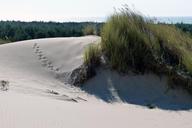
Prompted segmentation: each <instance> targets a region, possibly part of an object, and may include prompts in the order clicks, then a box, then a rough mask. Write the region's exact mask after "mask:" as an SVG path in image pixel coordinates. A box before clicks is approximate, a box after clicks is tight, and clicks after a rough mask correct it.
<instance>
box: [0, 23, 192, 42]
mask: <svg viewBox="0 0 192 128" xmlns="http://www.w3.org/2000/svg"><path fill="white" fill-rule="evenodd" d="M103 24H104V23H96V22H80V23H77V22H65V23H57V22H21V21H0V39H1V40H7V41H21V40H28V39H38V38H49V37H72V36H73V37H77V36H83V35H86V34H91V33H92V34H93V33H94V34H96V35H100V31H101V28H102V25H103ZM175 26H176V27H178V28H180V29H181V30H183V31H184V32H187V33H190V34H191V35H192V24H184V23H178V24H175ZM93 29H94V30H93Z"/></svg>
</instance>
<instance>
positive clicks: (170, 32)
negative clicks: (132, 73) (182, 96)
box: [101, 7, 192, 72]
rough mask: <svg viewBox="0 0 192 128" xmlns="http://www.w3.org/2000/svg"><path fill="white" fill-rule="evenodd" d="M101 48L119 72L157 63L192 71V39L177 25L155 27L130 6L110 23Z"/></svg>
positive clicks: (149, 66)
mask: <svg viewBox="0 0 192 128" xmlns="http://www.w3.org/2000/svg"><path fill="white" fill-rule="evenodd" d="M101 47H102V50H103V51H104V53H105V54H106V56H107V57H108V58H109V61H110V64H111V65H112V67H113V68H115V69H117V70H119V71H123V72H126V71H127V70H129V68H135V69H137V70H139V71H143V70H145V69H147V68H151V67H152V66H155V65H157V64H158V65H168V66H172V67H173V68H177V69H182V70H184V69H185V70H186V71H188V72H192V57H191V55H192V38H191V37H190V36H189V35H188V34H186V33H184V32H182V31H181V30H179V29H177V28H176V27H175V26H174V25H165V24H155V23H154V22H153V21H151V20H149V19H148V18H145V17H144V16H142V15H141V14H139V13H137V12H135V11H132V10H130V9H129V8H127V7H125V8H123V9H121V10H120V11H118V12H115V13H114V14H113V15H112V16H111V17H110V18H109V19H108V20H107V22H106V24H105V25H104V27H103V30H102V42H101Z"/></svg>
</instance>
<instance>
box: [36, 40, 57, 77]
mask: <svg viewBox="0 0 192 128" xmlns="http://www.w3.org/2000/svg"><path fill="white" fill-rule="evenodd" d="M33 49H34V53H35V55H36V56H37V57H38V60H39V61H40V62H41V65H42V66H43V67H46V68H47V69H48V70H50V71H53V72H55V73H56V74H57V73H59V72H60V69H59V68H58V67H55V66H53V64H52V62H51V61H49V60H48V58H47V57H46V56H45V55H44V54H43V50H41V49H40V46H39V45H38V44H37V43H34V45H33Z"/></svg>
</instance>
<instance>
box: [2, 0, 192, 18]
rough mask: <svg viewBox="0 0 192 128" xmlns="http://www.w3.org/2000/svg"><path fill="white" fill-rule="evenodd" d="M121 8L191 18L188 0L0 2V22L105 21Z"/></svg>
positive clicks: (191, 11)
mask: <svg viewBox="0 0 192 128" xmlns="http://www.w3.org/2000/svg"><path fill="white" fill-rule="evenodd" d="M124 4H128V5H129V6H130V7H131V8H135V9H136V10H138V11H140V12H141V13H143V14H144V15H146V16H156V17H159V16H192V0H0V20H21V21H34V20H36V21H59V22H62V21H74V20H76V21H77V20H82V19H87V18H89V19H94V18H96V17H99V18H101V17H107V16H109V15H110V14H111V13H113V12H114V8H119V7H122V5H124Z"/></svg>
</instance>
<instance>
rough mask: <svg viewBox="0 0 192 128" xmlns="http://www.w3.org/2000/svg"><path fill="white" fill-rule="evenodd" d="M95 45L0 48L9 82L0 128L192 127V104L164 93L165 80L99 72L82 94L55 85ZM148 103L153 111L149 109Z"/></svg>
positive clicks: (0, 67)
mask: <svg viewBox="0 0 192 128" xmlns="http://www.w3.org/2000/svg"><path fill="white" fill-rule="evenodd" d="M99 39H100V38H99V37H96V36H87V37H80V38H54V39H41V40H29V41H23V42H17V43H12V44H6V45H1V46H0V80H8V81H9V82H10V86H9V90H8V91H0V128H64V127H66V128H77V127H78V128H98V127H103V128H117V127H120V128H127V127H132V128H138V127H142V128H154V127H155V128H166V127H168V128H171V127H174V128H181V127H182V128H191V127H192V122H191V120H192V112H191V111H190V109H191V108H192V105H191V103H192V100H191V99H192V98H191V97H190V96H189V95H188V94H186V92H184V91H179V90H171V91H168V92H167V91H166V90H167V88H166V85H167V83H166V77H163V78H162V79H160V78H159V77H157V76H155V75H153V74H146V75H139V76H135V75H133V74H131V75H128V76H120V75H118V74H117V73H116V72H112V71H108V70H103V69H100V70H98V75H97V76H96V77H95V78H93V79H91V80H90V81H88V82H87V83H86V84H85V86H84V87H83V88H82V89H83V90H80V89H79V88H75V87H71V86H69V85H67V84H64V83H63V82H61V81H60V80H58V79H57V76H58V75H57V74H62V73H64V72H70V71H72V70H73V69H74V68H76V67H78V66H79V65H81V64H82V53H83V49H84V47H86V46H87V45H88V44H90V43H93V42H95V41H97V40H99ZM50 92H58V95H56V94H51V93H50ZM111 101H112V102H114V103H113V104H111V103H110V102H111ZM115 101H116V102H115ZM122 102H124V103H122ZM130 103H132V104H130ZM148 103H150V104H155V105H156V106H157V107H158V108H156V109H152V110H151V109H148V108H147V107H145V105H146V104H148Z"/></svg>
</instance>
